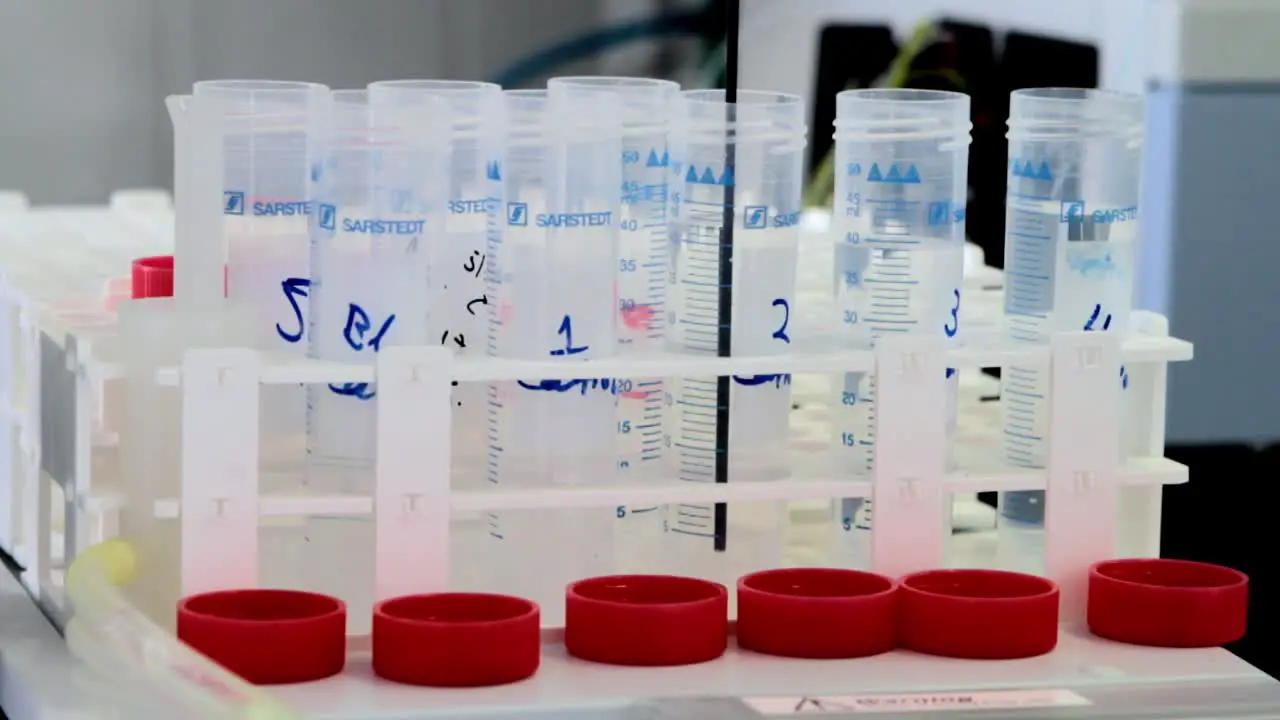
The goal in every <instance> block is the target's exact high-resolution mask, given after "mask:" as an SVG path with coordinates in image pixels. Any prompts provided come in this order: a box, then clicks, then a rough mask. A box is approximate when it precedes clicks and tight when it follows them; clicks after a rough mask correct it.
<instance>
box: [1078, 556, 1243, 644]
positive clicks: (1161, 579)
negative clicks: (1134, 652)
mask: <svg viewBox="0 0 1280 720" xmlns="http://www.w3.org/2000/svg"><path fill="white" fill-rule="evenodd" d="M1248 610H1249V577H1248V576H1247V575H1245V574H1244V573H1242V572H1239V571H1238V570H1232V569H1231V568H1225V567H1222V566H1220V565H1210V564H1208V563H1199V562H1191V561H1189V560H1167V559H1152V558H1141V559H1128V560H1108V561H1106V562H1100V563H1098V564H1096V565H1094V566H1093V567H1091V568H1089V608H1088V619H1089V629H1090V630H1091V631H1092V632H1093V634H1095V635H1098V636H1099V637H1104V638H1108V639H1110V640H1118V641H1120V642H1124V643H1130V644H1134V645H1151V646H1154V647H1178V648H1191V647H1216V646H1218V645H1225V644H1227V643H1229V642H1234V641H1236V640H1239V639H1240V638H1242V637H1244V633H1245V622H1246V616H1247V615H1248Z"/></svg>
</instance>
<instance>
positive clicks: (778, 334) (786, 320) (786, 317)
mask: <svg viewBox="0 0 1280 720" xmlns="http://www.w3.org/2000/svg"><path fill="white" fill-rule="evenodd" d="M773 306H774V307H778V306H781V307H782V327H780V328H778V329H777V330H774V331H773V337H774V338H775V339H777V340H781V341H782V342H784V343H786V344H788V345H790V344H791V338H790V337H789V336H788V335H787V325H788V324H790V323H791V305H790V304H788V303H787V301H786V300H785V299H783V298H778V299H776V300H774V301H773Z"/></svg>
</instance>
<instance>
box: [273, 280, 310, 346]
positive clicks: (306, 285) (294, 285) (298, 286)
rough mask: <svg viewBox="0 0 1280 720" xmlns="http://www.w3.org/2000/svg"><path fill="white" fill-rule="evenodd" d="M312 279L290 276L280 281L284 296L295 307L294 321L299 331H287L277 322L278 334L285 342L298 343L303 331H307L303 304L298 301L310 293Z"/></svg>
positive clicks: (290, 305) (291, 306)
mask: <svg viewBox="0 0 1280 720" xmlns="http://www.w3.org/2000/svg"><path fill="white" fill-rule="evenodd" d="M310 288H311V281H310V280H308V279H307V278H289V279H287V280H285V281H284V282H282V283H280V289H281V290H282V291H284V297H285V299H286V300H288V301H289V307H290V308H292V309H293V318H294V321H295V322H296V323H297V324H298V331H297V332H293V333H290V332H285V329H284V328H282V327H280V324H279V323H276V334H278V335H279V336H280V337H281V338H282V339H283V340H284V341H285V342H289V343H296V342H299V341H301V340H302V335H303V333H305V332H306V329H307V328H306V323H304V322H303V320H302V305H301V304H300V303H299V302H298V300H299V298H305V297H307V296H308V295H309V294H310V292H309V291H310Z"/></svg>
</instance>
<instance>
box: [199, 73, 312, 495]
mask: <svg viewBox="0 0 1280 720" xmlns="http://www.w3.org/2000/svg"><path fill="white" fill-rule="evenodd" d="M192 98H193V101H194V102H195V105H196V106H197V107H198V108H200V111H201V112H203V113H205V117H206V118H207V119H208V120H211V122H206V123H200V124H197V125H196V126H195V130H196V131H197V132H215V133H218V134H219V135H220V137H216V138H213V137H210V138H201V137H195V138H192V139H191V142H194V143H214V144H215V145H220V146H221V148H222V157H223V162H222V173H223V184H222V216H223V217H222V221H223V222H222V227H223V233H224V237H225V240H226V248H227V255H226V259H227V271H226V290H227V297H228V299H229V300H230V301H231V302H232V303H237V304H240V305H244V306H247V307H249V308H250V309H251V310H252V311H253V317H254V319H253V322H254V333H255V341H256V343H257V345H258V347H259V348H260V349H263V350H272V351H276V352H285V353H289V354H295V355H301V354H303V353H304V352H305V348H306V345H305V343H304V342H303V339H304V338H305V336H306V323H307V320H306V318H305V308H306V304H307V303H306V297H307V291H308V285H309V283H310V277H309V271H310V266H309V263H310V261H309V258H308V255H309V252H310V242H309V235H308V233H309V230H308V222H309V219H310V216H311V211H312V199H311V197H310V191H311V177H310V176H311V170H312V166H313V165H314V164H315V160H316V158H315V148H314V139H315V136H316V131H317V128H318V126H319V124H320V123H321V122H323V117H324V114H325V107H326V106H327V104H328V102H329V90H328V88H326V87H324V86H323V85H316V84H313V83H301V82H278V81H256V80H210V81H205V82H198V83H196V84H195V85H194V86H193V89H192ZM197 171H198V170H197ZM304 408H305V400H304V395H303V390H302V388H301V387H300V386H291V385H275V386H268V387H263V388H262V432H263V437H264V439H268V438H270V440H269V442H268V444H267V448H268V449H267V450H266V458H267V463H268V465H270V464H272V463H273V458H272V455H273V453H272V452H271V450H270V449H269V448H272V447H288V445H283V446H282V445H280V440H281V439H282V436H286V435H287V436H288V437H291V438H293V437H296V438H297V442H299V443H300V442H301V438H302V434H303V423H304ZM289 455H290V454H289V453H284V454H283V456H282V460H283V458H285V457H288V456H289ZM266 485H267V487H268V489H271V482H270V480H268V481H267V483H266Z"/></svg>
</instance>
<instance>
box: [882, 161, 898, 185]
mask: <svg viewBox="0 0 1280 720" xmlns="http://www.w3.org/2000/svg"><path fill="white" fill-rule="evenodd" d="M884 181H885V182H889V183H900V182H902V173H900V172H899V171H898V164H897V163H894V164H892V165H890V166H889V174H888V175H885V176H884Z"/></svg>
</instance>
